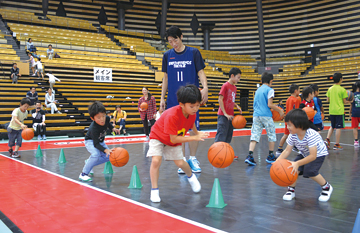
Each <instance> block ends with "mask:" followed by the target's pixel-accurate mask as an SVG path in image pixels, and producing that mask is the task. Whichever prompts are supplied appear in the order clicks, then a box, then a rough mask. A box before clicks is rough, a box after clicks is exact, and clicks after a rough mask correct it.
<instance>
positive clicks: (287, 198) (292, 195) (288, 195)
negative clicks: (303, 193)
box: [283, 190, 295, 201]
mask: <svg viewBox="0 0 360 233" xmlns="http://www.w3.org/2000/svg"><path fill="white" fill-rule="evenodd" d="M294 198H295V191H294V192H292V191H290V190H288V191H287V192H286V193H285V194H284V196H283V200H284V201H291V200H292V199H294Z"/></svg>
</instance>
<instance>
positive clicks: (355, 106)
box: [351, 92, 360, 117]
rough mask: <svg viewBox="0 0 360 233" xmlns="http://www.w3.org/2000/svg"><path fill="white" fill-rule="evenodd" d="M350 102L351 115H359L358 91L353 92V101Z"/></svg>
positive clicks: (359, 99) (359, 97)
mask: <svg viewBox="0 0 360 233" xmlns="http://www.w3.org/2000/svg"><path fill="white" fill-rule="evenodd" d="M351 104H352V109H351V116H352V117H360V92H354V101H353V102H352V103H351Z"/></svg>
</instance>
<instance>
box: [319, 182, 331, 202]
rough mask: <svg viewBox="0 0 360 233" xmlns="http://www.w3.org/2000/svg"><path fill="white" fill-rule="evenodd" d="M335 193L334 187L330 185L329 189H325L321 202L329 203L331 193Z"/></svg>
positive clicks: (320, 198)
mask: <svg viewBox="0 0 360 233" xmlns="http://www.w3.org/2000/svg"><path fill="white" fill-rule="evenodd" d="M332 191H333V187H332V186H331V185H330V184H329V188H328V189H323V190H322V191H321V193H320V197H319V201H321V202H327V201H328V200H329V199H330V196H331V193H332Z"/></svg>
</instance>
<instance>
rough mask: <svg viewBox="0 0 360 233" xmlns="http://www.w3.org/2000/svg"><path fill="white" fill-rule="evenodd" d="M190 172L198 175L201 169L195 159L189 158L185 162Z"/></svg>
mask: <svg viewBox="0 0 360 233" xmlns="http://www.w3.org/2000/svg"><path fill="white" fill-rule="evenodd" d="M187 162H188V164H189V166H190V168H191V170H192V172H195V173H198V172H201V168H200V166H199V165H200V162H199V161H198V160H197V159H196V158H195V157H193V158H192V157H191V156H190V158H189V160H188V161H187Z"/></svg>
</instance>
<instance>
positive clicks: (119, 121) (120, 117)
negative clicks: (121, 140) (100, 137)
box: [113, 105, 127, 135]
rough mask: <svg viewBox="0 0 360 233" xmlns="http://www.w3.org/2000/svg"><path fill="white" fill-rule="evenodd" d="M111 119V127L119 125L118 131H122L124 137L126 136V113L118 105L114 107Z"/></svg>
mask: <svg viewBox="0 0 360 233" xmlns="http://www.w3.org/2000/svg"><path fill="white" fill-rule="evenodd" d="M113 117H114V119H113V126H114V127H115V125H119V126H120V128H119V131H120V132H121V130H123V133H124V135H127V134H126V129H125V120H126V112H125V111H122V110H121V106H120V105H116V110H115V111H114V113H113Z"/></svg>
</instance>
